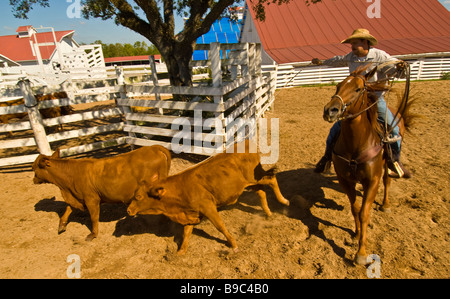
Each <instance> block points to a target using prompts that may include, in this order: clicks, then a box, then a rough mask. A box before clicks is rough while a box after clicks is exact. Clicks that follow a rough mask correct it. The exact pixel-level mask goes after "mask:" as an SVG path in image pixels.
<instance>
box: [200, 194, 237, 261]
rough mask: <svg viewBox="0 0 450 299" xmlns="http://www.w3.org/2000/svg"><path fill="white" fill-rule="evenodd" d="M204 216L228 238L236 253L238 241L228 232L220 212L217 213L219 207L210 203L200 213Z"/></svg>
mask: <svg viewBox="0 0 450 299" xmlns="http://www.w3.org/2000/svg"><path fill="white" fill-rule="evenodd" d="M200 212H201V213H202V214H203V215H205V216H206V218H208V219H209V220H210V221H211V222H212V224H214V226H215V227H216V228H217V229H218V230H219V231H220V232H221V233H222V234H223V235H224V236H225V238H227V241H228V243H229V244H230V246H231V248H233V250H234V251H235V252H236V251H237V249H238V247H237V243H236V240H235V239H234V238H233V237H232V236H231V234H230V233H229V232H228V230H227V229H226V227H225V223H224V222H223V220H222V218H220V215H219V212H217V207H216V205H215V204H214V203H213V201H209V200H208V203H207V204H206V205H205V206H203V208H202V209H201V211H200Z"/></svg>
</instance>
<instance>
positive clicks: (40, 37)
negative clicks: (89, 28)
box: [0, 25, 105, 74]
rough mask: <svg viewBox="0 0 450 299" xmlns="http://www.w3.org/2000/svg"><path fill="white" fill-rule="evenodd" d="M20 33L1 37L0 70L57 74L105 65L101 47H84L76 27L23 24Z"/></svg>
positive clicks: (18, 29)
mask: <svg viewBox="0 0 450 299" xmlns="http://www.w3.org/2000/svg"><path fill="white" fill-rule="evenodd" d="M16 32H17V34H16V35H7V36H0V71H1V72H2V73H10V72H26V73H29V74H35V73H54V72H59V71H60V70H70V69H73V68H85V67H102V66H103V67H104V66H105V63H104V60H103V53H102V52H101V46H98V45H88V46H80V45H79V44H78V43H77V42H76V41H75V40H74V38H73V36H74V34H75V31H74V30H64V31H55V30H54V29H53V28H51V27H40V28H35V27H33V26H31V25H27V26H20V27H19V28H17V30H16Z"/></svg>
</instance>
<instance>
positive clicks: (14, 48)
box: [0, 26, 75, 62]
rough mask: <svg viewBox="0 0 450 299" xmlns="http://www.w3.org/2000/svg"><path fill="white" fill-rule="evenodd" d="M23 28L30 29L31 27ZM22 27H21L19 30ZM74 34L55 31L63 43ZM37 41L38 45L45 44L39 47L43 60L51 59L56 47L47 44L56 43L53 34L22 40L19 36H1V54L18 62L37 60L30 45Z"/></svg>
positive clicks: (38, 35) (37, 35) (38, 34)
mask: <svg viewBox="0 0 450 299" xmlns="http://www.w3.org/2000/svg"><path fill="white" fill-rule="evenodd" d="M22 27H24V28H26V29H28V27H29V26H22ZM22 27H19V29H21V28H22ZM24 28H22V29H24ZM19 29H18V30H19ZM18 32H19V31H18ZM74 32H75V31H74V30H66V31H55V36H56V40H57V41H58V42H61V40H62V39H63V38H64V37H66V36H69V35H71V34H73V33H74ZM35 41H37V43H38V44H43V43H44V45H42V46H40V47H39V50H40V52H41V56H42V59H44V60H46V59H50V58H51V57H52V55H53V53H54V52H55V49H56V46H55V45H45V43H53V42H54V39H53V34H52V32H42V33H36V34H34V35H33V36H31V37H22V38H19V37H18V35H6V36H0V54H2V55H4V56H6V57H8V58H9V59H11V60H14V61H17V62H21V61H33V60H37V58H36V56H35V54H34V52H33V50H32V49H31V44H30V43H31V42H33V43H35Z"/></svg>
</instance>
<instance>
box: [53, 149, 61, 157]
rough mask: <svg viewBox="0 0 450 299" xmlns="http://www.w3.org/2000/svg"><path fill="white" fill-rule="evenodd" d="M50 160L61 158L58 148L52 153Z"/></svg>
mask: <svg viewBox="0 0 450 299" xmlns="http://www.w3.org/2000/svg"><path fill="white" fill-rule="evenodd" d="M52 158H58V159H59V158H61V150H60V149H59V148H58V149H57V150H56V151H55V152H54V153H53V155H52Z"/></svg>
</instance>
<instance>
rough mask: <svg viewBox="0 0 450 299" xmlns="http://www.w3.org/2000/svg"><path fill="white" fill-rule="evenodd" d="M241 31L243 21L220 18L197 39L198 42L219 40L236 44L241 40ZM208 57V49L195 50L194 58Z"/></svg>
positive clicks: (207, 42) (206, 42)
mask: <svg viewBox="0 0 450 299" xmlns="http://www.w3.org/2000/svg"><path fill="white" fill-rule="evenodd" d="M240 31H241V23H240V22H239V21H238V22H237V21H233V20H230V18H222V19H220V20H216V21H215V22H214V23H213V25H212V26H211V29H210V30H209V32H207V33H205V34H204V35H202V36H200V37H199V38H198V39H197V44H210V43H215V42H219V43H221V44H234V43H238V42H239V34H240ZM228 52H229V51H227V53H226V54H227V57H228ZM220 55H221V57H222V59H224V58H225V57H223V56H222V55H223V53H222V51H221V54H220ZM207 59H208V51H204V50H196V51H194V55H193V57H192V60H207Z"/></svg>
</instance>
